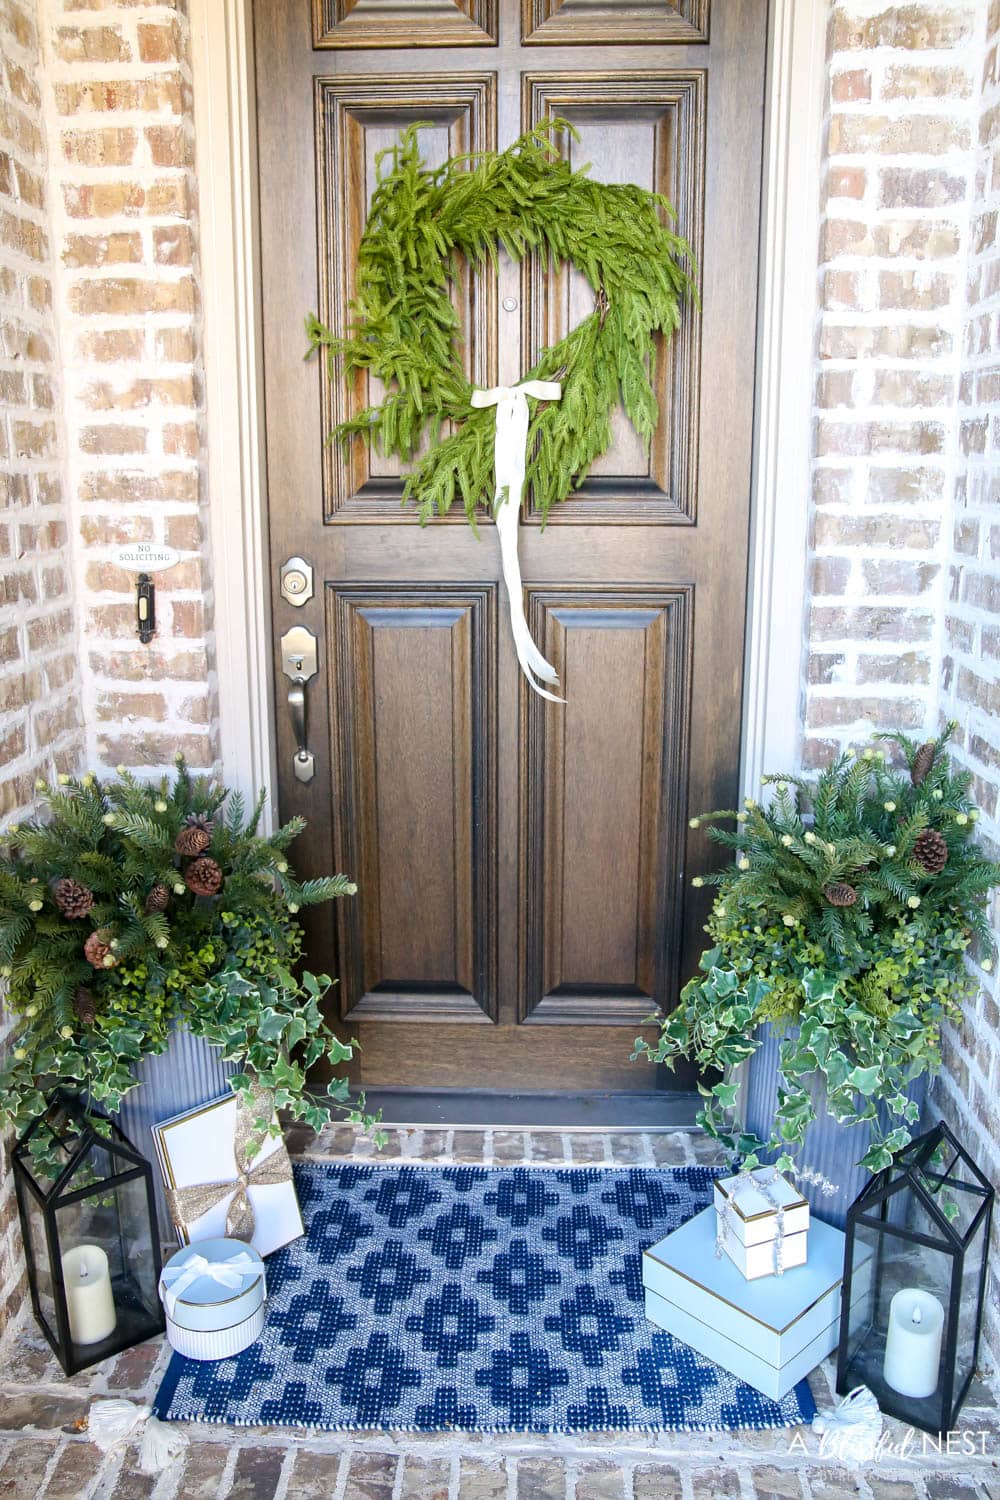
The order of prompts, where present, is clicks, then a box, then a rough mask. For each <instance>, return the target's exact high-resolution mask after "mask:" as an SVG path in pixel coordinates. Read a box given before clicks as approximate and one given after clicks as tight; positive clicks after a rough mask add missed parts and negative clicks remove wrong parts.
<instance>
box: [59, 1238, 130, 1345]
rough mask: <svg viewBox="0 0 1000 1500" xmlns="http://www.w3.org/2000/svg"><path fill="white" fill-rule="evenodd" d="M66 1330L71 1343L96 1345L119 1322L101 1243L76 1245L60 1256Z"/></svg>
mask: <svg viewBox="0 0 1000 1500" xmlns="http://www.w3.org/2000/svg"><path fill="white" fill-rule="evenodd" d="M62 1272H63V1283H64V1284H65V1287H66V1308H67V1311H68V1312H69V1332H70V1338H71V1339H72V1340H73V1342H74V1344H99V1343H100V1341H101V1339H106V1338H107V1337H108V1335H109V1334H111V1333H113V1332H114V1329H115V1324H116V1323H117V1322H118V1314H117V1313H116V1312H115V1299H114V1296H113V1295H112V1291H111V1272H110V1270H109V1268H108V1257H107V1256H106V1255H105V1253H104V1251H103V1250H102V1249H101V1247H100V1245H76V1246H75V1247H74V1248H73V1249H72V1250H67V1251H66V1254H65V1255H64V1256H63V1258H62Z"/></svg>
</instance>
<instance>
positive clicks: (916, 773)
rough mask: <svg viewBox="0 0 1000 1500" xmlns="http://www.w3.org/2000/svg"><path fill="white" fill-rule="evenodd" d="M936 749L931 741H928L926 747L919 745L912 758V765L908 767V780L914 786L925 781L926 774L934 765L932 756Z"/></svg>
mask: <svg viewBox="0 0 1000 1500" xmlns="http://www.w3.org/2000/svg"><path fill="white" fill-rule="evenodd" d="M936 749H937V747H936V746H935V744H934V741H933V740H928V741H927V743H926V745H921V746H920V749H919V750H918V751H917V753H916V755H915V756H914V757H913V765H912V766H911V767H910V780H911V781H912V782H913V785H914V786H919V785H920V783H921V782H922V781H924V780H925V779H926V776H927V773H928V771H929V770H930V768H931V766H932V765H933V764H934V756H935V753H936Z"/></svg>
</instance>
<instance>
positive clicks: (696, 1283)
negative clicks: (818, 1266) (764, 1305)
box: [642, 1249, 874, 1337]
mask: <svg viewBox="0 0 1000 1500" xmlns="http://www.w3.org/2000/svg"><path fill="white" fill-rule="evenodd" d="M642 1253H643V1255H648V1256H649V1258H650V1260H655V1262H656V1264H657V1265H658V1266H663V1268H664V1269H665V1270H667V1271H672V1272H673V1273H674V1275H675V1276H679V1277H680V1278H681V1280H682V1281H686V1282H687V1283H688V1284H689V1285H690V1286H696V1287H700V1288H701V1290H702V1291H703V1292H704V1293H705V1294H706V1295H707V1296H709V1297H714V1298H715V1300H716V1301H717V1302H722V1303H724V1304H725V1306H726V1307H731V1308H732V1309H733V1312H738V1313H739V1314H740V1315H741V1316H742V1317H744V1318H749V1319H750V1321H751V1322H752V1323H759V1325H760V1326H761V1328H766V1329H768V1330H769V1332H771V1333H776V1334H778V1335H779V1337H780V1336H781V1335H782V1334H786V1333H787V1332H788V1330H789V1329H790V1328H794V1327H795V1324H796V1323H799V1322H801V1321H802V1319H803V1318H804V1317H805V1315H806V1313H811V1312H812V1310H813V1308H814V1307H815V1306H816V1304H817V1303H818V1302H822V1300H823V1298H824V1297H829V1295H830V1293H831V1292H832V1291H833V1289H834V1287H838V1286H842V1285H843V1282H844V1274H843V1272H841V1274H840V1275H839V1276H838V1277H837V1278H836V1280H835V1281H831V1283H830V1285H829V1286H828V1287H827V1288H826V1290H825V1291H822V1292H820V1293H819V1295H818V1296H817V1297H814V1298H813V1300H812V1301H811V1302H810V1303H809V1306H808V1307H804V1308H803V1309H802V1311H801V1312H800V1313H796V1315H795V1317H794V1318H793V1319H792V1320H791V1322H790V1323H786V1324H785V1326H784V1327H783V1328H775V1326H774V1324H773V1323H767V1322H765V1321H764V1319H763V1318H758V1317H756V1316H755V1314H754V1313H752V1312H747V1310H746V1308H745V1307H740V1305H739V1303H738V1302H730V1300H729V1298H728V1297H723V1296H722V1295H721V1294H720V1293H719V1292H713V1291H711V1290H710V1289H709V1288H708V1287H707V1286H705V1285H704V1283H703V1282H701V1281H696V1280H695V1278H694V1277H693V1276H688V1275H686V1274H685V1273H684V1272H683V1271H679V1270H678V1269H677V1267H676V1266H672V1265H671V1264H670V1262H669V1261H666V1260H661V1259H660V1257H659V1256H658V1255H654V1254H653V1252H652V1250H651V1249H650V1250H644V1251H643V1252H642ZM873 1253H874V1252H871V1254H873ZM871 1254H869V1256H867V1257H866V1259H870V1258H871ZM860 1264H862V1265H863V1264H864V1261H862V1262H860ZM803 1269H804V1268H803V1267H802V1266H793V1267H792V1269H791V1271H789V1272H788V1274H789V1275H791V1274H792V1273H793V1272H794V1271H801V1270H803ZM854 1269H855V1271H857V1266H855V1268H854ZM759 1279H760V1280H763V1277H761V1278H759ZM643 1287H644V1288H645V1290H646V1291H647V1292H656V1288H655V1287H652V1286H646V1283H645V1281H643ZM656 1295H657V1296H658V1297H663V1300H664V1302H669V1301H670V1298H669V1297H664V1296H663V1293H662V1292H656ZM691 1316H692V1317H694V1313H692V1314H691ZM699 1321H700V1320H699ZM727 1337H728V1335H727Z"/></svg>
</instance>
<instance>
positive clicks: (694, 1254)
mask: <svg viewBox="0 0 1000 1500" xmlns="http://www.w3.org/2000/svg"><path fill="white" fill-rule="evenodd" d="M715 1232H716V1220H715V1209H714V1208H706V1209H705V1210H704V1211H703V1212H702V1213H700V1214H697V1215H696V1216H695V1217H694V1218H693V1219H689V1220H688V1222H687V1223H686V1224H684V1225H682V1227H681V1228H680V1229H675V1230H674V1232H673V1234H668V1235H667V1237H666V1239H663V1240H660V1242H659V1244H657V1245H653V1247H652V1248H651V1249H649V1250H646V1251H644V1252H643V1257H642V1281H643V1285H644V1287H645V1288H646V1317H647V1318H649V1320H650V1321H651V1322H653V1323H655V1324H656V1325H657V1327H658V1328H663V1329H665V1330H666V1331H667V1333H672V1334H673V1335H674V1337H675V1338H678V1339H680V1340H681V1341H682V1343H685V1344H689V1345H690V1346H691V1348H692V1349H697V1351H698V1353H699V1354H704V1355H705V1356H706V1358H708V1359H711V1360H714V1361H715V1363H716V1364H718V1365H721V1366H722V1367H723V1369H724V1370H729V1371H731V1373H732V1374H733V1375H738V1376H739V1378H740V1379H741V1380H745V1381H746V1382H747V1384H748V1385H752V1386H754V1387H755V1389H757V1390H758V1391H762V1392H763V1394H764V1395H765V1396H770V1397H772V1399H773V1400H775V1401H780V1400H781V1398H782V1396H784V1395H786V1394H787V1393H788V1391H790V1390H791V1388H792V1386H793V1385H795V1384H796V1383H797V1382H798V1381H799V1380H801V1379H802V1377H803V1376H804V1375H808V1373H809V1371H810V1370H812V1369H814V1368H815V1366H816V1365H818V1364H819V1362H820V1360H822V1359H825V1358H826V1356H827V1355H828V1354H829V1353H830V1352H831V1350H833V1349H835V1348H836V1346H837V1341H838V1339H839V1337H840V1285H841V1281H842V1279H843V1275H844V1243H845V1242H844V1236H843V1234H841V1232H840V1230H839V1229H832V1228H831V1227H830V1225H829V1224H822V1223H820V1222H818V1221H817V1220H813V1222H812V1224H811V1225H810V1227H809V1260H808V1262H807V1263H806V1264H805V1265H804V1266H794V1267H793V1268H792V1269H791V1270H788V1271H786V1272H785V1273H784V1275H783V1276H762V1277H760V1278H759V1280H756V1281H746V1280H745V1279H744V1277H743V1276H742V1275H741V1274H740V1272H739V1271H738V1270H737V1268H736V1267H735V1266H734V1265H733V1263H732V1261H731V1260H730V1259H729V1257H728V1256H727V1255H721V1256H717V1255H716V1253H715ZM853 1285H854V1288H855V1291H856V1292H857V1295H858V1297H859V1298H861V1297H863V1296H864V1295H865V1290H866V1278H865V1275H864V1268H863V1267H862V1274H861V1276H860V1277H858V1275H857V1272H855V1281H854V1283H853Z"/></svg>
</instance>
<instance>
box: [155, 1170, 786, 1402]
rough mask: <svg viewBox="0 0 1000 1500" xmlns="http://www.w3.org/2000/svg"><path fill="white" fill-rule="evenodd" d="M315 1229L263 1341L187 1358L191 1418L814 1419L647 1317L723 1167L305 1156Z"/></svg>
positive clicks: (270, 1274) (277, 1264) (294, 1262)
mask: <svg viewBox="0 0 1000 1500" xmlns="http://www.w3.org/2000/svg"><path fill="white" fill-rule="evenodd" d="M294 1172H295V1185H296V1188H297V1190H298V1195H299V1202H300V1204H301V1207H302V1214H303V1219H304V1221H305V1224H306V1235H305V1236H304V1238H302V1239H300V1240H296V1241H295V1242H294V1243H292V1244H291V1245H286V1246H285V1248H284V1249H282V1250H279V1251H277V1252H276V1253H275V1254H274V1255H272V1256H270V1257H269V1258H268V1260H267V1262H266V1268H267V1289H268V1303H267V1316H266V1320H265V1325H264V1331H263V1333H262V1335H261V1337H260V1339H259V1340H258V1342H257V1343H256V1344H254V1345H252V1346H251V1347H250V1348H249V1349H247V1350H245V1351H244V1352H243V1353H242V1354H240V1355H238V1356H237V1357H236V1358H234V1359H225V1360H219V1361H217V1362H212V1363H208V1362H200V1361H197V1360H188V1359H184V1358H183V1357H182V1356H181V1355H178V1354H175V1355H174V1356H173V1358H172V1360H171V1362H170V1365H169V1367H168V1369H167V1373H166V1376H165V1378H164V1380H163V1383H162V1385H161V1387H160V1390H159V1392H158V1395H157V1398H156V1402H155V1405H154V1411H155V1413H156V1415H157V1416H159V1417H161V1418H164V1419H168V1420H175V1421H200V1422H219V1423H236V1424H240V1425H253V1426H256V1425H261V1424H266V1425H276V1426H286V1427H316V1428H324V1429H334V1430H354V1429H371V1428H380V1429H383V1430H388V1431H414V1430H415V1431H421V1432H434V1431H442V1430H448V1431H466V1432H580V1431H588V1432H601V1431H637V1430H644V1431H651V1432H657V1431H680V1430H712V1429H725V1428H737V1427H750V1428H766V1427H783V1426H789V1425H793V1424H795V1423H798V1422H803V1421H809V1420H811V1419H812V1417H813V1415H814V1414H815V1405H814V1402H813V1399H812V1396H811V1394H810V1391H809V1387H808V1385H807V1384H806V1382H805V1381H802V1382H801V1383H800V1384H799V1385H798V1386H797V1387H796V1388H795V1389H794V1390H793V1391H790V1392H789V1394H788V1395H787V1396H786V1397H785V1398H784V1400H782V1401H781V1402H774V1401H771V1400H770V1399H769V1398H768V1397H766V1396H762V1395H760V1394H759V1393H758V1392H757V1391H755V1390H754V1389H753V1388H752V1387H751V1386H748V1385H746V1384H744V1382H743V1381H741V1380H738V1379H737V1378H736V1377H735V1376H734V1375H730V1374H729V1373H728V1372H727V1371H725V1370H722V1369H720V1368H719V1366H718V1365H715V1364H713V1363H711V1361H709V1360H707V1359H705V1358H703V1357H702V1356H701V1355H700V1354H696V1353H695V1352H694V1350H692V1349H690V1348H688V1347H687V1345H685V1344H682V1343H680V1342H679V1341H677V1340H676V1339H674V1338H672V1337H671V1335H670V1334H667V1333H663V1332H662V1331H661V1330H659V1329H657V1328H655V1327H654V1326H653V1325H652V1324H651V1323H649V1322H647V1320H646V1318H645V1314H644V1310H643V1288H642V1266H641V1255H642V1251H643V1250H644V1249H645V1248H647V1247H648V1246H650V1245H652V1244H655V1242H656V1241H657V1240H659V1239H662V1238H663V1236H664V1235H665V1234H667V1233H669V1231H670V1230H672V1229H676V1228H678V1227H679V1226H680V1225H681V1224H683V1223H684V1221H685V1220H686V1219H688V1218H690V1217H691V1216H692V1214H695V1213H697V1212H698V1211H699V1210H700V1209H702V1208H704V1207H705V1206H706V1204H707V1203H708V1202H709V1200H710V1194H711V1183H712V1179H713V1177H714V1176H716V1175H718V1174H717V1172H716V1171H715V1170H713V1169H711V1168H708V1167H676V1168H672V1169H670V1168H666V1169H663V1168H646V1167H629V1168H603V1167H602V1168H596V1167H567V1168H565V1169H555V1168H537V1167H473V1166H455V1167H431V1166H415V1167H414V1166H395V1165H388V1164H387V1165H384V1166H383V1165H379V1164H369V1163H353V1162H331V1163H327V1162H297V1163H296V1164H295V1166H294Z"/></svg>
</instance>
